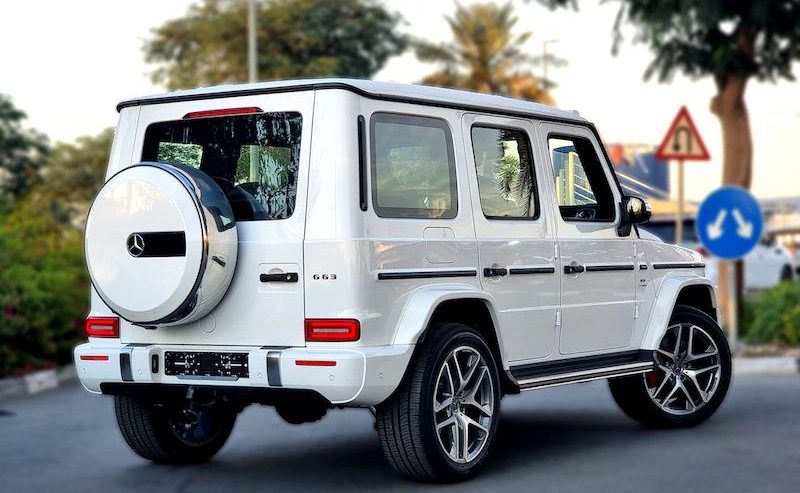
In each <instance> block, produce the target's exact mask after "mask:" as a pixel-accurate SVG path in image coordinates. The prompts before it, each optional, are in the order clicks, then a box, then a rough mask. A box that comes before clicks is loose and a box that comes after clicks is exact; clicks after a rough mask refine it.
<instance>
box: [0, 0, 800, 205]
mask: <svg viewBox="0 0 800 493" xmlns="http://www.w3.org/2000/svg"><path fill="white" fill-rule="evenodd" d="M191 3H192V2H191V1H190V0H168V1H167V0H113V1H109V0H76V1H57V0H37V1H31V0H28V1H22V0H18V1H8V0H7V1H3V2H2V4H0V93H5V94H10V95H11V96H12V98H13V100H14V103H15V104H16V105H17V106H18V107H19V108H21V109H23V110H24V111H25V112H26V113H27V114H28V117H29V119H28V122H27V124H28V126H30V127H33V128H36V129H38V130H40V131H42V132H44V133H46V134H47V135H49V136H50V138H51V140H53V141H71V140H73V139H75V138H76V137H78V136H81V135H87V134H96V133H98V132H99V131H100V130H102V129H104V128H106V127H109V126H113V125H114V124H115V123H116V118H117V114H116V110H115V105H116V103H117V102H119V101H121V100H124V99H128V98H130V97H134V96H141V95H144V94H153V93H160V92H164V88H163V87H158V86H156V85H154V84H152V82H151V81H150V78H149V74H150V72H151V71H152V68H153V67H152V66H149V65H147V64H146V63H145V62H144V59H143V55H142V44H143V42H144V40H145V39H147V38H148V37H149V36H150V31H151V29H153V28H154V27H156V26H158V25H160V24H162V23H163V22H165V21H166V20H168V19H171V18H174V17H179V16H181V15H182V14H184V13H185V12H186V10H187V7H188V6H189V5H190V4H191ZM385 3H386V5H387V6H388V7H389V8H390V9H392V10H395V11H398V12H400V13H401V14H402V15H403V16H404V17H405V19H406V24H405V25H404V26H403V28H402V29H403V30H404V31H406V32H408V33H410V34H412V35H414V36H418V37H424V38H426V39H429V40H432V41H447V40H449V39H450V38H451V33H450V30H449V27H448V25H447V24H446V22H445V20H444V18H443V16H444V15H445V14H450V13H452V11H453V10H454V3H453V2H451V1H450V0H403V1H392V0H389V1H386V2H385ZM462 3H463V4H470V3H473V1H471V0H463V1H462ZM514 4H515V6H516V11H517V14H518V16H519V22H518V23H517V29H518V30H519V32H523V31H531V32H532V33H533V36H532V37H531V38H530V40H529V41H528V43H527V46H526V48H527V49H528V50H529V51H530V52H532V53H537V54H538V53H541V50H542V42H543V41H544V40H550V39H557V40H558V41H557V42H555V43H551V44H550V45H549V48H548V49H549V50H550V51H552V52H554V53H555V54H556V55H557V56H558V57H560V58H563V59H566V60H567V61H568V65H567V66H565V67H558V68H555V67H551V68H549V69H548V72H549V77H550V78H551V79H553V80H555V81H556V83H557V84H558V88H556V89H555V90H554V91H553V95H554V97H555V100H556V104H557V106H559V107H561V108H565V109H575V110H578V111H579V112H580V113H581V115H583V116H584V117H586V118H588V119H589V120H592V121H593V122H594V123H595V124H596V125H597V127H598V129H599V131H600V133H601V135H602V137H603V139H604V140H605V141H606V142H607V143H610V142H626V143H644V144H658V143H659V142H660V140H661V138H662V137H663V134H664V132H665V131H666V130H667V128H668V126H669V124H670V122H671V121H672V118H673V117H674V115H675V114H676V113H677V111H678V109H679V108H680V107H681V105H686V106H687V107H688V109H689V111H690V112H691V114H692V116H693V117H694V120H695V123H696V124H697V127H698V129H699V131H700V132H701V134H702V136H703V139H704V141H705V143H706V146H707V147H708V149H709V151H710V153H711V157H712V159H711V161H710V162H693V163H686V164H685V166H686V185H687V187H686V195H687V198H689V199H692V200H700V199H702V198H703V197H704V196H705V195H706V194H707V193H709V192H710V191H711V190H712V189H713V188H714V187H716V186H717V185H719V184H720V181H721V157H722V155H721V154H722V151H721V149H722V147H721V135H720V129H719V123H718V121H717V119H716V117H715V116H714V115H713V114H711V112H710V111H709V103H710V100H711V97H712V96H713V95H714V92H715V87H714V84H713V82H712V80H711V79H709V78H706V79H701V80H697V81H692V80H688V79H686V78H685V77H681V76H678V77H676V78H675V79H674V80H673V81H672V82H671V83H670V84H659V83H658V82H655V81H651V82H644V81H643V79H642V75H643V73H644V70H645V68H646V67H647V64H648V62H649V60H650V59H651V56H650V52H649V51H648V49H647V48H646V47H645V46H642V45H633V44H631V43H627V44H625V45H624V46H623V47H622V48H621V51H620V53H619V55H618V56H617V57H613V56H612V54H611V27H612V24H613V21H614V16H615V14H616V5H615V4H614V3H613V2H611V3H606V4H604V5H602V6H598V5H596V2H593V1H592V2H589V1H585V0H584V1H582V2H581V10H580V11H579V12H577V13H576V12H574V11H571V10H562V11H556V12H551V11H549V10H547V9H545V8H543V7H541V6H539V5H538V4H536V2H531V3H525V2H521V1H519V0H517V1H515V2H514ZM43 13H45V14H46V15H43ZM629 34H630V33H629ZM628 39H630V36H628ZM434 69H435V67H433V66H431V65H427V64H421V63H419V62H418V61H417V60H416V59H415V57H414V56H413V54H411V53H407V54H405V55H402V56H399V57H396V58H393V59H391V60H390V61H389V62H388V63H387V64H386V66H385V67H384V68H383V70H381V71H380V72H379V73H378V74H377V75H376V76H375V77H374V78H375V79H376V80H384V81H394V82H404V83H413V82H416V81H418V80H419V79H421V78H422V77H423V76H425V75H426V74H428V73H429V72H431V71H433V70H434ZM534 70H538V69H536V68H535V69H534ZM794 72H795V74H797V75H798V76H800V66H796V67H795V70H794ZM747 104H748V108H749V112H750V118H751V126H752V131H753V140H754V146H755V155H754V179H753V187H752V189H753V191H754V193H755V194H756V195H757V196H759V197H780V196H798V195H800V158H798V157H797V154H796V153H795V152H794V150H793V148H792V147H790V143H791V142H793V139H794V138H797V137H798V136H800V83H798V82H779V83H777V84H772V83H758V82H752V83H751V84H750V85H749V87H748V91H747ZM671 168H674V166H671ZM671 172H672V174H673V176H674V169H673V170H671ZM673 190H674V187H673Z"/></svg>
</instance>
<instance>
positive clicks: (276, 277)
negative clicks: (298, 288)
mask: <svg viewBox="0 0 800 493" xmlns="http://www.w3.org/2000/svg"><path fill="white" fill-rule="evenodd" d="M258 278H259V280H260V281H261V282H297V281H298V279H299V278H300V276H298V275H297V272H281V273H280V274H261V275H260V276H259V277H258Z"/></svg>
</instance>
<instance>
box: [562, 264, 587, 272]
mask: <svg viewBox="0 0 800 493" xmlns="http://www.w3.org/2000/svg"><path fill="white" fill-rule="evenodd" d="M585 270H586V267H584V266H582V265H579V264H577V263H575V262H573V263H571V264H569V265H565V266H564V274H580V273H582V272H583V271H585Z"/></svg>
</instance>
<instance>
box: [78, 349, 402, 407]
mask: <svg viewBox="0 0 800 493" xmlns="http://www.w3.org/2000/svg"><path fill="white" fill-rule="evenodd" d="M170 350H171V351H208V352H243V353H247V355H248V367H249V377H248V378H237V379H229V378H222V377H185V376H171V375H165V374H164V364H163V361H164V352H165V351H170ZM412 352H413V346H412V345H402V346H376V347H365V348H353V349H336V348H319V349H316V348H285V349H280V348H254V347H241V346H240V347H231V346H224V347H222V346H169V345H141V344H137V345H133V344H131V345H128V344H119V343H116V342H111V341H99V340H98V341H95V340H93V341H91V342H89V343H86V344H82V345H80V346H78V347H76V348H75V355H74V356H75V367H76V370H77V372H78V377H79V378H80V381H81V384H82V385H83V386H84V387H85V388H86V390H88V391H90V392H94V393H102V392H105V393H124V390H123V389H124V387H121V385H131V387H134V386H135V387H137V388H139V389H145V390H143V392H162V391H163V392H167V393H168V392H172V391H174V390H175V389H178V388H185V387H187V386H209V387H215V388H230V389H237V388H238V389H241V391H243V392H245V393H246V390H247V389H250V390H254V391H256V392H255V393H256V394H257V393H259V392H258V391H260V390H268V389H273V390H276V391H277V390H279V389H294V390H302V391H311V392H315V393H317V394H319V395H321V396H322V397H323V398H324V399H325V400H327V401H328V402H330V403H331V404H342V405H351V406H373V405H376V404H379V403H380V402H382V401H384V400H385V399H386V398H387V397H389V395H391V393H392V392H393V391H394V390H395V389H396V388H397V386H398V385H399V384H400V380H401V379H402V378H403V374H404V373H405V369H406V366H407V365H408V362H409V360H410V359H411V354H412ZM154 357H155V358H156V359H157V361H158V362H159V363H158V365H157V368H156V367H154V365H153V359H154ZM309 360H311V361H320V360H323V361H328V362H334V364H332V365H331V366H307V365H303V364H302V362H303V361H309ZM298 361H300V362H301V364H298ZM141 384H145V385H141ZM109 389H114V390H113V391H110V390H109ZM159 389H160V390H159ZM265 394H271V395H273V396H275V398H276V399H280V396H281V395H282V394H283V393H282V392H279V391H278V392H271V393H270V392H266V393H265ZM254 402H256V401H254Z"/></svg>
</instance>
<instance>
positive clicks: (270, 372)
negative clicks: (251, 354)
mask: <svg viewBox="0 0 800 493" xmlns="http://www.w3.org/2000/svg"><path fill="white" fill-rule="evenodd" d="M267 383H268V384H269V386H270V387H282V386H283V384H282V383H281V352H280V351H268V352H267Z"/></svg>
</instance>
